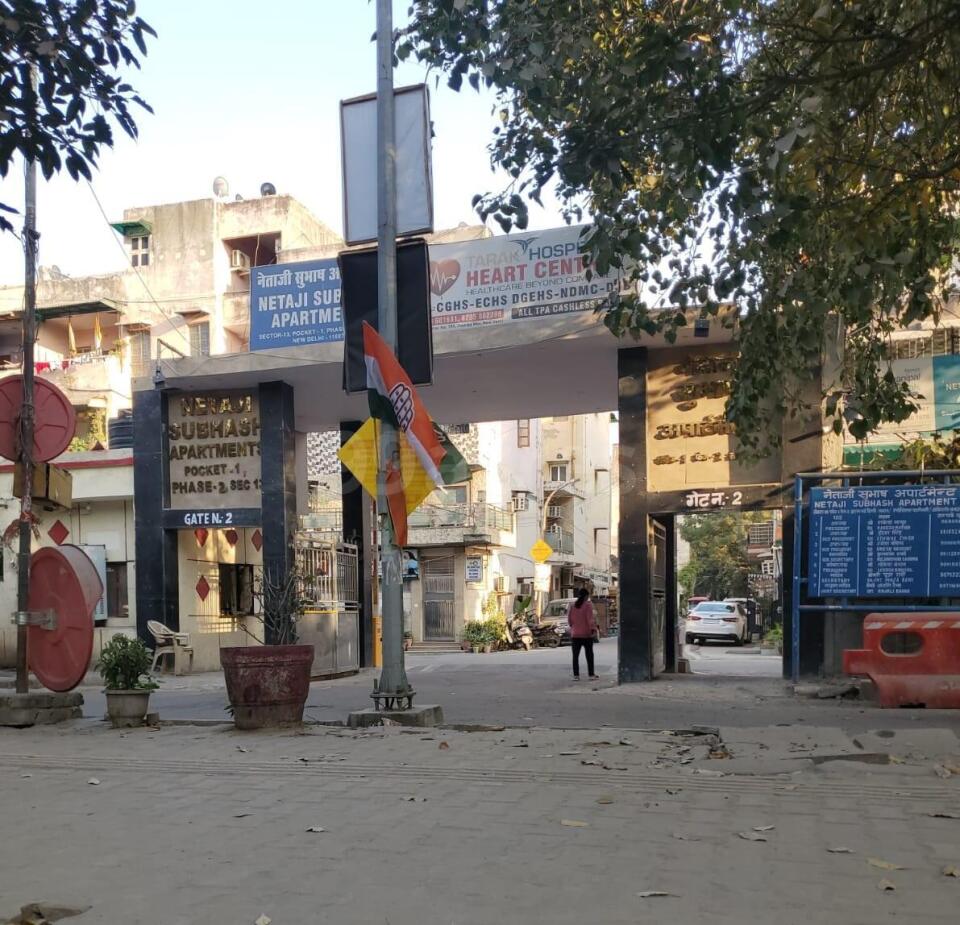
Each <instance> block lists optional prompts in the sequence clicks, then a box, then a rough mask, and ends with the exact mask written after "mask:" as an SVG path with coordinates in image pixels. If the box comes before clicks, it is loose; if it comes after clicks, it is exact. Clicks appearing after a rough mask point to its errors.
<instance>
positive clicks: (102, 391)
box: [34, 352, 130, 407]
mask: <svg viewBox="0 0 960 925" xmlns="http://www.w3.org/2000/svg"><path fill="white" fill-rule="evenodd" d="M34 372H35V374H36V375H37V376H39V377H40V378H41V379H46V380H47V381H48V382H50V383H52V384H53V385H55V386H56V387H57V388H58V389H60V390H61V391H63V392H64V393H65V394H66V395H67V397H68V398H69V399H70V403H71V404H72V405H75V406H77V407H84V406H86V405H89V404H90V403H91V401H92V400H93V399H102V400H103V401H106V402H107V405H112V404H113V403H114V402H113V401H112V399H115V398H116V397H122V398H124V399H126V401H125V402H123V404H125V405H129V403H130V402H129V399H130V374H129V372H126V373H125V372H124V369H123V364H122V362H121V360H120V357H119V356H117V355H116V354H115V353H100V352H91V353H81V354H78V355H77V356H73V357H69V358H65V359H63V360H54V361H49V362H44V361H39V362H37V363H34ZM108 399H111V400H110V401H108ZM107 405H104V407H106V406H107Z"/></svg>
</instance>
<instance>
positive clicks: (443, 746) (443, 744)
mask: <svg viewBox="0 0 960 925" xmlns="http://www.w3.org/2000/svg"><path fill="white" fill-rule="evenodd" d="M437 748H438V749H440V751H442V752H445V751H447V749H449V748H450V743H449V742H446V741H444V742H441V743H440V744H439V745H438V746H437Z"/></svg>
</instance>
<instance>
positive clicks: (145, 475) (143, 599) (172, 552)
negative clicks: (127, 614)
mask: <svg viewBox="0 0 960 925" xmlns="http://www.w3.org/2000/svg"><path fill="white" fill-rule="evenodd" d="M166 428H167V403H166V400H165V395H164V393H163V392H161V391H158V390H155V389H154V390H150V391H143V392H134V393H133V491H134V497H135V498H136V503H135V506H134V529H135V544H134V548H135V550H136V552H135V555H136V564H135V569H136V598H137V635H138V636H139V637H140V638H141V639H143V640H144V642H146V643H148V644H149V645H150V646H151V647H152V646H153V637H152V636H151V635H150V633H149V631H148V630H147V621H148V620H159V621H160V622H161V623H165V624H166V625H167V626H169V627H170V628H171V629H174V630H179V629H180V608H179V600H178V597H179V590H178V581H179V569H178V566H177V531H176V530H165V529H163V526H162V524H163V510H164V491H165V486H166V484H167V456H166V451H165V445H166V444H165V441H164V435H165V433H166Z"/></svg>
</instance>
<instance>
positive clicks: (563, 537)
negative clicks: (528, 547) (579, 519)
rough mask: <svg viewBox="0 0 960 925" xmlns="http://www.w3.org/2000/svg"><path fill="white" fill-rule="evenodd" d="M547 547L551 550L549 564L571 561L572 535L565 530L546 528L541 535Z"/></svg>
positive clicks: (572, 553) (572, 550)
mask: <svg viewBox="0 0 960 925" xmlns="http://www.w3.org/2000/svg"><path fill="white" fill-rule="evenodd" d="M543 538H544V540H545V541H546V543H547V545H548V546H549V547H550V548H551V549H552V550H553V555H551V556H550V561H551V562H571V561H573V556H574V549H573V534H572V533H571V532H569V531H567V530H557V529H555V528H548V529H547V531H546V532H545V533H544V534H543Z"/></svg>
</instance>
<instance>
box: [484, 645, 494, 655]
mask: <svg viewBox="0 0 960 925" xmlns="http://www.w3.org/2000/svg"><path fill="white" fill-rule="evenodd" d="M492 651H493V643H492V642H485V643H484V644H483V653H484V655H489V654H490V653H491V652H492Z"/></svg>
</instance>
